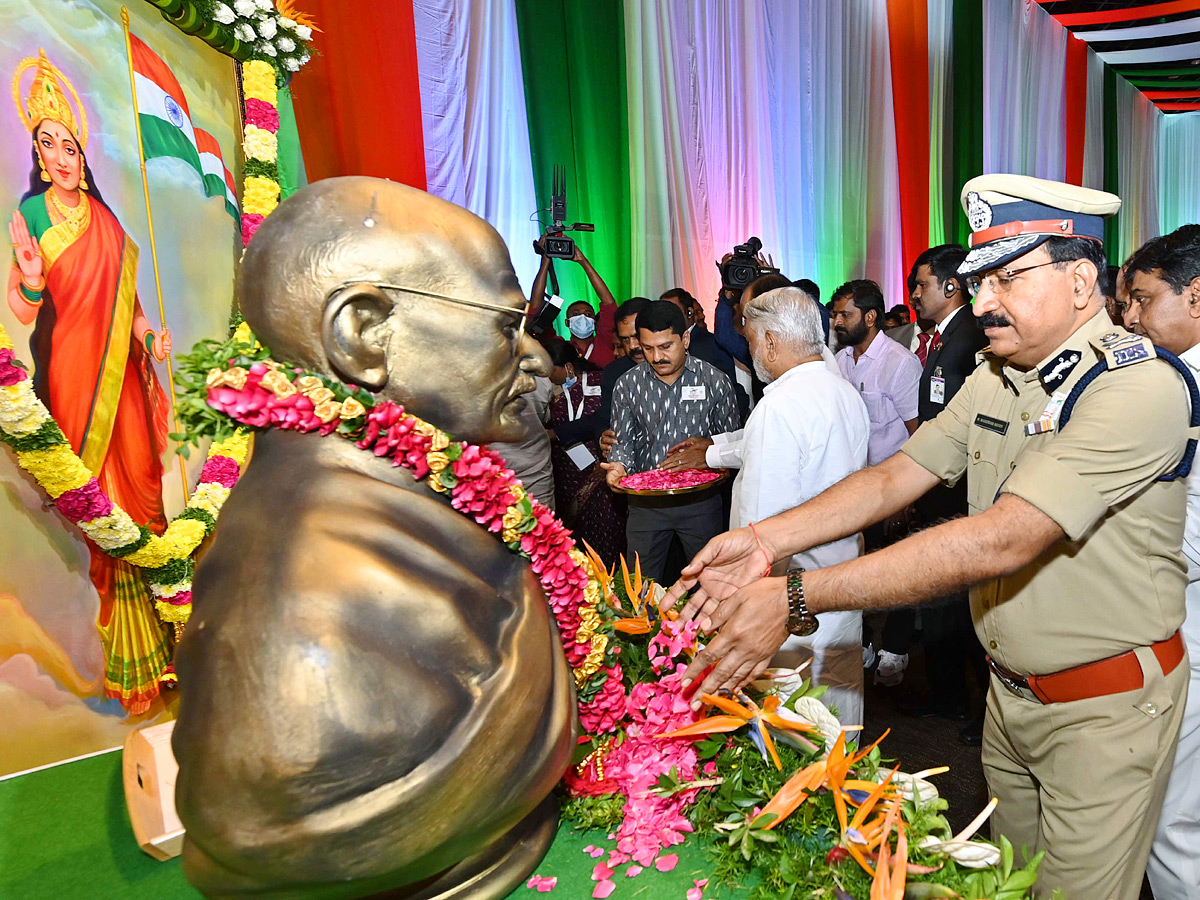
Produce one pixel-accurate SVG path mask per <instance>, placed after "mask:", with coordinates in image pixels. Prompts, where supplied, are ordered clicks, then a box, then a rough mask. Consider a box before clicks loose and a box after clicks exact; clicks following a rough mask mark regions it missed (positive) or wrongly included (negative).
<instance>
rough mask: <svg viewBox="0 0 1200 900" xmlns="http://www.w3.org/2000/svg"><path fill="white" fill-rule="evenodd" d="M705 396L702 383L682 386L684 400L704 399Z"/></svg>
mask: <svg viewBox="0 0 1200 900" xmlns="http://www.w3.org/2000/svg"><path fill="white" fill-rule="evenodd" d="M707 396H708V395H707V394H706V393H705V392H704V385H702V384H689V385H684V388H683V399H684V400H704V399H706V398H707Z"/></svg>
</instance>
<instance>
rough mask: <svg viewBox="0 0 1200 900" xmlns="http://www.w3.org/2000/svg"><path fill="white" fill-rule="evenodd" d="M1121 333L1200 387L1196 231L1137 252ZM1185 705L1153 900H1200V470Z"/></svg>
mask: <svg viewBox="0 0 1200 900" xmlns="http://www.w3.org/2000/svg"><path fill="white" fill-rule="evenodd" d="M1122 275H1123V279H1122V281H1123V285H1122V288H1123V290H1124V291H1125V292H1126V293H1127V294H1128V297H1127V298H1121V299H1128V304H1127V305H1126V308H1125V327H1126V328H1128V329H1129V330H1130V331H1136V332H1137V333H1139V334H1144V335H1146V336H1148V337H1149V338H1150V339H1151V340H1152V341H1154V343H1155V345H1156V346H1159V347H1162V348H1164V349H1166V350H1169V351H1170V352H1172V353H1174V354H1175V355H1177V356H1178V357H1179V358H1180V359H1182V360H1183V361H1184V363H1186V364H1187V367H1188V368H1189V369H1190V370H1191V372H1192V375H1193V377H1194V378H1196V379H1197V380H1200V226H1197V225H1185V226H1183V227H1182V228H1179V229H1177V230H1176V231H1174V232H1172V233H1171V234H1167V235H1163V236H1162V237H1157V238H1155V239H1154V240H1152V241H1148V242H1147V243H1145V244H1143V245H1142V246H1141V247H1140V248H1139V249H1138V251H1137V252H1136V253H1134V254H1133V256H1131V257H1130V258H1129V261H1128V262H1126V263H1125V266H1124V268H1123V269H1122ZM1183 555H1184V556H1185V557H1187V566H1188V585H1187V617H1186V618H1185V619H1184V621H1183V628H1182V629H1180V630H1181V631H1182V632H1183V637H1184V641H1185V642H1186V644H1187V652H1188V661H1189V663H1190V665H1191V677H1190V679H1189V681H1188V693H1187V705H1186V706H1185V707H1184V714H1183V724H1182V725H1181V726H1180V728H1179V743H1178V744H1177V745H1176V748H1175V765H1174V768H1173V769H1172V770H1171V778H1170V780H1169V781H1168V782H1167V793H1166V796H1165V797H1163V806H1162V813H1161V814H1160V816H1159V820H1158V828H1157V830H1156V831H1155V835H1154V845H1153V847H1152V848H1151V850H1150V860H1149V862H1148V864H1147V866H1146V874H1147V875H1148V876H1149V877H1150V887H1151V888H1152V889H1153V891H1154V896H1155V898H1156V900H1200V464H1198V463H1193V464H1192V471H1191V474H1189V475H1188V480H1187V519H1186V520H1185V522H1184V528H1183Z"/></svg>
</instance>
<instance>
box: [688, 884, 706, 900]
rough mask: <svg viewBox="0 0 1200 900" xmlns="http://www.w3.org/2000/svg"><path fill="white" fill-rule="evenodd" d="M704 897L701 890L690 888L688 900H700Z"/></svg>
mask: <svg viewBox="0 0 1200 900" xmlns="http://www.w3.org/2000/svg"><path fill="white" fill-rule="evenodd" d="M703 896H704V891H702V890H700V888H697V887H694V888H688V892H687V900H700V898H701V897H703Z"/></svg>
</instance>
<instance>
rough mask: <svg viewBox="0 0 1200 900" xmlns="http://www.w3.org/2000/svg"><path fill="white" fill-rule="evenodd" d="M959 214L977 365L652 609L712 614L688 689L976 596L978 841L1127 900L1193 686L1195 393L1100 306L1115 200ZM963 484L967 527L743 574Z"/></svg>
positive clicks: (1076, 890)
mask: <svg viewBox="0 0 1200 900" xmlns="http://www.w3.org/2000/svg"><path fill="white" fill-rule="evenodd" d="M962 201H963V207H964V209H965V210H966V211H967V214H968V217H969V218H970V221H971V226H972V229H973V232H974V235H973V239H972V242H971V245H972V250H971V252H970V254H969V255H968V257H967V259H966V260H965V262H964V263H963V265H962V267H961V268H960V272H961V273H962V274H963V275H964V277H965V279H966V281H967V282H968V284H969V286H970V288H971V289H972V292H973V294H974V297H975V299H974V313H975V315H976V317H977V318H978V320H979V324H980V326H981V327H983V328H984V329H985V333H986V334H987V336H988V339H989V342H990V346H989V348H988V349H987V350H985V351H984V352H983V353H982V354H981V355H980V358H981V365H980V366H979V368H978V369H976V370H975V372H974V374H972V375H971V377H970V378H968V379H967V381H966V383H965V384H964V386H963V388H962V389H961V390H960V391H959V393H958V394H957V395H956V396H955V397H954V399H953V400H952V401H951V402H950V403H949V404H948V405H947V407H946V410H945V411H944V412H943V413H941V415H939V416H938V417H937V418H936V419H934V420H933V421H931V422H927V423H925V424H924V425H922V426H921V428H920V429H919V430H918V431H917V433H916V434H915V435H913V437H912V438H911V439H910V440H909V441H908V442H907V443H906V444H905V445H904V447H903V448H902V450H901V451H900V452H899V453H897V454H895V455H894V456H892V457H891V458H890V459H888V460H885V461H884V462H882V463H880V464H879V465H876V466H873V467H871V468H869V469H864V470H862V471H861V472H858V473H856V474H854V475H851V476H850V477H849V478H846V479H845V480H844V481H842V482H840V483H838V484H836V485H834V486H833V487H831V488H830V489H829V490H827V491H825V492H824V493H823V494H821V495H819V496H817V497H815V498H814V499H813V500H811V501H809V502H808V503H805V504H803V505H801V506H799V507H796V508H795V509H793V510H790V511H789V512H786V513H782V514H780V515H779V516H776V517H774V518H772V519H768V520H766V521H764V522H761V523H758V525H757V534H755V533H754V532H753V531H752V530H750V529H739V530H738V531H732V532H729V533H727V534H725V535H721V536H719V537H717V538H714V539H713V541H711V542H710V543H709V545H708V546H707V547H705V548H704V550H703V551H701V553H700V554H699V555H698V556H697V557H696V558H695V559H694V560H693V561H692V563H691V565H690V566H689V567H688V568H687V569H685V570H684V577H683V579H682V580H681V581H680V582H679V583H678V584H677V585H675V586H674V587H673V588H672V589H671V592H670V596H671V598H673V599H678V598H680V597H682V595H683V594H684V593H685V591H686V590H688V589H689V588H691V587H693V586H697V590H696V592H695V594H694V595H693V596H692V598H691V599H690V600H689V602H688V605H687V606H686V607H685V608H684V616H685V617H696V616H699V617H701V618H709V619H711V622H710V625H711V629H716V630H717V634H716V636H715V637H714V638H713V639H712V640H711V642H710V643H709V645H708V646H707V647H706V648H705V649H704V650H703V651H701V652H700V653H699V654H697V656H696V658H695V660H694V661H693V663H692V666H691V667H690V669H689V670H688V672H687V674H686V676H685V683H687V681H690V679H692V678H698V677H701V675H702V674H703V673H705V670H707V669H709V667H710V666H711V667H712V669H711V671H709V672H708V673H707V674H706V675H705V676H704V680H703V683H702V685H701V686H700V690H701V691H707V692H711V691H714V690H716V689H718V688H721V687H728V688H733V687H735V686H737V685H740V684H743V683H745V682H746V681H748V680H749V679H751V678H753V677H755V676H756V675H757V674H758V673H759V672H760V671H761V670H762V669H763V668H764V667H765V666H766V662H767V660H769V659H770V656H771V655H772V653H774V651H775V649H776V648H777V647H778V646H779V644H780V643H782V641H783V639H784V638H785V637H786V636H787V634H788V633H789V632H792V633H811V631H812V630H813V629H815V628H817V627H819V625H820V616H819V614H820V613H821V612H824V611H827V610H842V609H877V608H884V607H893V606H903V605H908V604H913V603H917V602H920V601H922V600H926V599H929V598H931V597H938V596H944V595H947V594H950V593H953V592H954V591H955V590H958V589H961V588H963V587H964V586H967V585H971V586H972V587H971V609H972V617H973V619H974V622H975V629H976V634H977V635H978V637H979V639H980V641H982V643H983V645H984V647H985V649H986V651H987V653H988V654H989V657H990V660H991V667H992V673H991V688H990V690H989V694H988V710H987V720H986V723H985V726H984V748H983V762H984V768H985V772H986V775H987V779H988V784H989V787H990V788H991V790H992V792H993V793H994V794H995V796H997V797H998V798H999V800H1000V805H999V807H998V809H997V811H996V814H995V816H994V818H993V820H992V823H993V828H994V831H995V832H998V833H1001V834H1005V835H1006V836H1007V837H1008V838H1009V839H1010V840H1012V842H1013V844H1014V845H1016V846H1017V847H1020V846H1022V845H1026V846H1028V847H1029V848H1030V849H1031V851H1033V850H1045V851H1046V858H1045V860H1044V862H1043V864H1042V867H1041V870H1040V879H1039V889H1040V891H1041V892H1043V893H1047V894H1048V893H1049V892H1050V891H1051V890H1053V889H1054V888H1057V887H1061V888H1063V890H1064V891H1065V892H1066V894H1067V896H1068V897H1069V898H1072V900H1108V898H1116V900H1136V897H1137V896H1138V893H1139V889H1140V886H1141V882H1142V873H1143V871H1144V869H1145V865H1146V859H1147V856H1148V854H1149V849H1150V842H1151V840H1152V838H1153V835H1154V823H1155V822H1156V820H1157V817H1158V811H1159V808H1160V806H1161V804H1162V797H1163V791H1164V789H1165V786H1166V780H1167V776H1168V774H1169V771H1170V766H1171V758H1172V755H1173V753H1174V747H1175V741H1176V736H1177V734H1178V730H1179V724H1180V718H1181V716H1182V712H1183V707H1184V698H1185V695H1186V689H1187V673H1188V666H1187V665H1186V664H1184V665H1181V662H1183V661H1184V659H1185V656H1186V651H1185V649H1184V646H1183V642H1182V640H1181V638H1180V635H1179V626H1180V624H1181V622H1182V621H1183V616H1184V586H1185V582H1186V566H1185V563H1184V560H1183V557H1182V554H1181V552H1180V545H1181V542H1182V538H1183V524H1184V513H1185V485H1184V482H1183V481H1182V480H1181V479H1179V478H1177V477H1175V478H1173V479H1172V476H1178V475H1179V474H1181V470H1182V466H1181V463H1185V464H1186V463H1190V457H1191V451H1190V450H1188V449H1187V438H1188V437H1189V436H1191V437H1195V436H1196V433H1197V429H1190V428H1189V422H1190V421H1191V416H1192V412H1191V410H1190V407H1189V394H1188V386H1189V383H1190V376H1187V377H1185V376H1184V375H1183V374H1181V373H1180V372H1178V371H1177V370H1176V369H1174V368H1173V367H1172V365H1171V364H1168V362H1167V361H1165V360H1163V359H1157V358H1155V357H1156V354H1155V351H1154V348H1153V346H1152V345H1151V344H1150V342H1149V341H1148V340H1147V339H1145V338H1143V337H1139V336H1137V335H1132V334H1130V333H1129V332H1126V331H1124V330H1122V329H1120V328H1115V327H1114V326H1113V325H1112V323H1111V322H1110V320H1109V318H1108V316H1107V314H1106V313H1105V309H1104V298H1103V296H1102V294H1101V291H1100V289H1099V286H1098V278H1099V272H1100V270H1101V268H1102V267H1103V266H1104V264H1105V260H1104V254H1103V248H1102V246H1101V239H1102V236H1103V233H1104V228H1103V217H1104V216H1107V215H1111V214H1113V213H1115V212H1116V211H1117V209H1118V208H1119V206H1120V200H1119V199H1118V198H1117V197H1115V196H1113V195H1111V194H1106V193H1102V192H1099V191H1092V190H1086V189H1083V188H1079V187H1074V186H1072V185H1066V184H1059V183H1056V182H1048V181H1043V180H1040V179H1035V178H1029V177H1025V176H1015V175H985V176H981V177H979V178H976V179H973V180H972V181H970V182H968V183H967V185H966V186H965V187H964V189H963V194H962ZM1101 361H1103V362H1104V363H1105V365H1104V366H1102V367H1100V368H1098V369H1097V368H1096V367H1095V364H1096V363H1099V362H1101ZM1081 386H1082V387H1081ZM1076 388H1080V389H1079V390H1075V389H1076ZM964 476H965V477H966V478H967V488H968V495H969V503H970V511H971V515H970V516H969V517H967V518H964V519H957V520H954V521H951V522H947V523H945V524H942V525H938V526H936V527H933V528H930V529H927V530H925V531H921V532H918V533H917V534H914V535H912V536H911V537H909V538H907V539H906V540H904V541H901V542H900V543H898V544H894V545H892V546H891V547H887V548H885V549H882V550H880V551H878V552H876V553H872V554H869V555H867V556H865V557H862V558H860V559H857V560H854V561H851V562H847V563H842V564H840V565H837V566H832V567H829V568H826V569H818V570H814V571H810V572H800V571H797V570H793V571H790V572H789V573H788V575H787V576H786V577H785V578H762V577H760V576H761V575H762V573H763V571H764V567H765V565H766V563H767V562H768V561H773V560H778V559H783V558H786V557H788V556H790V555H791V554H793V553H796V552H800V551H802V550H805V549H807V548H808V547H811V546H814V545H816V544H822V543H826V542H828V541H831V540H835V539H838V538H841V537H844V536H846V535H850V534H854V533H855V532H857V531H859V530H860V529H862V528H863V527H865V526H867V525H869V524H872V523H874V522H878V521H880V520H881V519H883V518H886V517H887V516H888V515H891V514H892V513H894V512H896V511H897V510H899V509H902V508H904V507H905V506H907V505H908V504H910V503H911V502H912V501H913V500H915V499H916V498H917V497H919V496H921V495H922V494H924V493H925V492H926V491H928V490H929V489H930V488H931V487H933V486H934V485H936V484H938V483H939V482H948V483H953V482H956V481H957V480H958V479H959V478H961V477H964ZM1164 479H1171V480H1164Z"/></svg>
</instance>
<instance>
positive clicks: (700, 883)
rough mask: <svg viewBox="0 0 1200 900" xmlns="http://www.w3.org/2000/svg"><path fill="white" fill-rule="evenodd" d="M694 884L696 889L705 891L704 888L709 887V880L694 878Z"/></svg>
mask: <svg viewBox="0 0 1200 900" xmlns="http://www.w3.org/2000/svg"><path fill="white" fill-rule="evenodd" d="M692 884H694V885H695V886H696V887H698V888H700V889H701V890H703V889H704V888H706V887H708V879H707V878H693V879H692Z"/></svg>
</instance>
